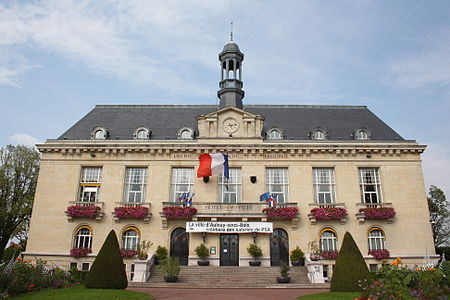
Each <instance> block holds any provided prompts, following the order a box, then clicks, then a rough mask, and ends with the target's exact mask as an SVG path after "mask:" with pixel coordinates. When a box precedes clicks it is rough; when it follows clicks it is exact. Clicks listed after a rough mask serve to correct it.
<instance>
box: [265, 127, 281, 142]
mask: <svg viewBox="0 0 450 300" xmlns="http://www.w3.org/2000/svg"><path fill="white" fill-rule="evenodd" d="M267 139H268V140H282V139H283V133H282V132H281V130H280V129H278V128H272V129H270V130H269V132H268V133H267Z"/></svg>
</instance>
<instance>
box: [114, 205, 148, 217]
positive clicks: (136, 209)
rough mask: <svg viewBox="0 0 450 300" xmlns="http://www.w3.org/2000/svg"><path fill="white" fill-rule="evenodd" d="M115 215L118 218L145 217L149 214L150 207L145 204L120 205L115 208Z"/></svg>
mask: <svg viewBox="0 0 450 300" xmlns="http://www.w3.org/2000/svg"><path fill="white" fill-rule="evenodd" d="M114 215H115V216H116V217H118V218H136V219H144V218H147V217H148V215H149V212H148V207H144V206H120V207H115V208H114Z"/></svg>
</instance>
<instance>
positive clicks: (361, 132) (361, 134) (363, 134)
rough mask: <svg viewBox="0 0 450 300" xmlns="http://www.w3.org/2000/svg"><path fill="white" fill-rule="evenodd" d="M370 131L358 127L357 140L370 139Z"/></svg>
mask: <svg viewBox="0 0 450 300" xmlns="http://www.w3.org/2000/svg"><path fill="white" fill-rule="evenodd" d="M368 139H369V132H368V130H367V129H358V130H356V131H355V140H368Z"/></svg>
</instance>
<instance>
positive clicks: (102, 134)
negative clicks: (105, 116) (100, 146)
mask: <svg viewBox="0 0 450 300" xmlns="http://www.w3.org/2000/svg"><path fill="white" fill-rule="evenodd" d="M106 133H107V132H106V130H105V128H103V127H95V128H94V130H92V132H91V139H93V140H106Z"/></svg>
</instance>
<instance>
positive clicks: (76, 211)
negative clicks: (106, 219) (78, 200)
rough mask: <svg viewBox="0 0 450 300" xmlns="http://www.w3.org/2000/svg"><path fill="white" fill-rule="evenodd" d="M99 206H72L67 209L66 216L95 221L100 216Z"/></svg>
mask: <svg viewBox="0 0 450 300" xmlns="http://www.w3.org/2000/svg"><path fill="white" fill-rule="evenodd" d="M100 210H101V208H100V207H99V206H83V205H72V206H69V207H67V211H66V214H67V216H69V217H78V218H90V219H95V218H97V217H98V216H99V215H100Z"/></svg>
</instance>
